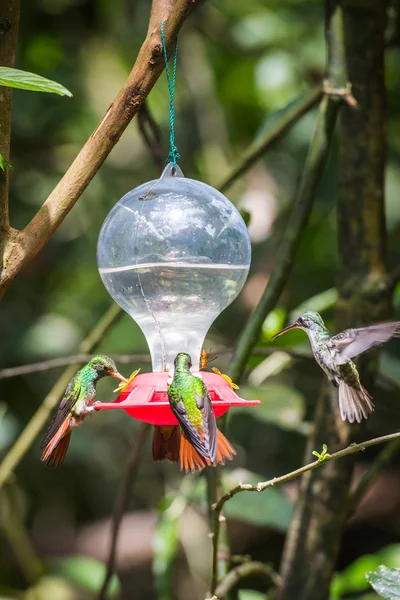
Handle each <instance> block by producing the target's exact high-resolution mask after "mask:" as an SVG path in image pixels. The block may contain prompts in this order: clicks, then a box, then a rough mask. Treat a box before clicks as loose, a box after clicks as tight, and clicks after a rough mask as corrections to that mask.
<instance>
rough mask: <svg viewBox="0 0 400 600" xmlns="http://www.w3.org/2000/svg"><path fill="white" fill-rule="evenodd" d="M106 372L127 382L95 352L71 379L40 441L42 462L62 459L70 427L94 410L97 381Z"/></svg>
mask: <svg viewBox="0 0 400 600" xmlns="http://www.w3.org/2000/svg"><path fill="white" fill-rule="evenodd" d="M108 375H110V376H112V377H116V378H117V379H121V380H122V381H126V379H125V378H124V377H123V376H122V375H120V373H118V370H117V367H116V365H115V362H114V361H113V360H112V359H111V358H109V357H108V356H104V355H102V354H98V355H97V356H94V357H93V358H92V359H91V360H90V361H89V362H88V363H87V364H86V365H85V366H84V367H82V369H80V370H79V371H78V372H77V373H76V375H74V377H73V378H72V379H71V381H70V382H69V384H68V386H67V389H66V390H65V394H64V397H63V399H62V400H61V402H60V404H59V407H58V409H57V412H56V414H55V415H54V418H53V420H52V422H51V424H50V427H49V428H48V430H47V432H46V435H45V436H44V438H43V441H42V444H41V448H42V449H43V450H44V452H43V454H42V460H43V461H44V462H46V463H47V464H51V465H53V464H54V465H57V464H60V462H62V460H63V458H64V456H65V452H66V450H67V448H68V442H69V436H70V433H71V429H72V428H73V427H76V426H78V425H80V424H81V423H82V421H83V419H84V418H85V416H86V415H87V414H88V413H90V412H92V410H94V406H93V402H94V399H95V396H96V384H97V382H98V381H99V380H100V379H102V377H106V376H108ZM67 436H68V437H67ZM63 440H64V441H63ZM61 442H62V444H61Z"/></svg>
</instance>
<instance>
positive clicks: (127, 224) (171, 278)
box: [97, 165, 251, 371]
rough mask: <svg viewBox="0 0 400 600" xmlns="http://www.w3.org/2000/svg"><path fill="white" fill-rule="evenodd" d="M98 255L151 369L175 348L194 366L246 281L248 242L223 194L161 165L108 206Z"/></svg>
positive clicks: (166, 362)
mask: <svg viewBox="0 0 400 600" xmlns="http://www.w3.org/2000/svg"><path fill="white" fill-rule="evenodd" d="M97 257H98V265H99V272H100V276H101V278H102V280H103V283H104V285H105V287H106V289H107V291H108V292H109V294H110V295H111V296H112V297H113V298H114V300H115V301H116V302H117V303H118V304H119V305H120V306H121V308H123V309H124V310H125V311H126V312H127V313H128V314H129V315H130V316H131V317H132V318H133V319H134V320H135V321H136V323H137V324H138V325H139V326H140V328H141V330H142V331H143V333H144V335H145V337H146V340H147V343H148V345H149V349H150V353H151V359H152V367H153V371H164V370H168V369H170V368H171V367H172V366H173V362H174V358H175V356H176V355H177V353H178V352H187V353H188V354H190V356H191V357H192V362H193V366H194V367H195V368H196V367H197V365H198V363H199V359H200V352H201V348H202V346H203V342H204V338H205V336H206V334H207V331H208V329H209V328H210V326H211V324H212V323H213V321H214V320H215V319H216V317H217V316H218V315H219V314H220V313H221V312H222V311H223V310H224V308H226V307H227V306H228V305H229V304H230V303H231V302H232V301H233V300H234V299H235V298H236V296H237V295H238V294H239V292H240V290H241V289H242V287H243V285H244V282H245V281H246V278H247V274H248V271H249V268H250V257H251V247H250V239H249V236H248V232H247V228H246V225H245V223H244V221H243V219H242V217H241V216H240V213H239V212H238V211H237V210H236V208H235V207H234V206H233V204H232V203H231V202H230V201H229V200H228V199H227V198H226V197H225V196H224V195H223V194H221V193H220V192H218V191H217V190H215V189H214V188H212V187H210V186H209V185H206V184H205V183H201V182H199V181H194V180H192V179H186V178H185V177H184V176H183V174H182V172H181V171H180V169H179V167H173V166H172V165H168V166H167V167H166V168H165V170H164V172H163V174H162V176H161V178H160V179H159V180H156V181H150V182H147V183H145V184H143V185H141V186H139V187H137V188H135V189H134V190H132V191H130V192H128V193H127V194H126V195H125V196H124V197H123V198H122V199H121V200H120V201H119V202H118V203H117V204H116V205H115V206H114V207H113V209H112V210H111V211H110V213H109V214H108V216H107V218H106V220H105V221H104V223H103V226H102V228H101V231H100V236H99V241H98V248H97Z"/></svg>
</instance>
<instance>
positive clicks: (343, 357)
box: [330, 321, 400, 365]
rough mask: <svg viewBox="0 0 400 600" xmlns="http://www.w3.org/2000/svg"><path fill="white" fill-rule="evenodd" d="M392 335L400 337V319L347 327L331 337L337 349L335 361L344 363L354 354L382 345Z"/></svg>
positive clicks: (340, 363)
mask: <svg viewBox="0 0 400 600" xmlns="http://www.w3.org/2000/svg"><path fill="white" fill-rule="evenodd" d="M392 337H400V321H395V322H392V323H376V324H375V325H368V326H367V327H359V328H357V329H346V330H345V331H341V332H340V333H338V334H337V335H333V336H332V337H331V338H330V345H331V347H333V348H334V349H335V350H336V353H335V362H336V363H337V364H339V365H343V364H345V363H347V362H348V361H349V360H350V359H351V358H353V357H354V356H358V355H359V354H362V353H363V352H365V351H366V350H369V349H370V348H373V347H374V346H380V345H381V344H384V343H385V342H387V341H389V340H390V338H392Z"/></svg>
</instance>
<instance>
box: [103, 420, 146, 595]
mask: <svg viewBox="0 0 400 600" xmlns="http://www.w3.org/2000/svg"><path fill="white" fill-rule="evenodd" d="M149 431H150V425H148V424H147V423H142V424H141V425H140V427H139V430H138V431H137V432H136V433H135V438H134V443H133V446H132V450H131V453H130V455H129V457H128V460H127V467H126V473H125V476H124V479H123V480H122V483H121V487H120V488H119V490H118V494H117V497H116V500H115V505H114V511H113V516H112V533H111V544H110V552H109V555H108V560H107V571H106V575H105V578H104V582H103V585H102V588H101V591H100V594H99V600H105V599H106V598H107V590H108V586H109V583H110V581H111V578H112V576H113V574H114V570H115V558H116V552H117V543H118V534H119V530H120V527H121V522H122V517H123V516H124V513H125V510H126V507H127V504H128V500H129V496H130V494H131V492H132V486H133V484H134V482H135V479H136V476H137V473H138V469H139V465H140V460H141V452H142V449H143V445H144V443H145V441H146V438H147V435H148V433H149Z"/></svg>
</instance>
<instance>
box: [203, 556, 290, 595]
mask: <svg viewBox="0 0 400 600" xmlns="http://www.w3.org/2000/svg"><path fill="white" fill-rule="evenodd" d="M253 576H256V577H261V578H262V579H264V580H265V581H266V582H267V583H268V584H270V585H272V586H273V587H279V585H281V583H282V581H281V577H280V575H278V574H277V573H275V571H274V569H273V568H272V567H271V566H270V565H266V564H264V563H262V562H259V561H249V562H244V563H243V564H241V565H238V566H237V567H234V568H233V569H231V570H230V571H229V573H228V574H227V575H226V576H225V577H224V578H223V580H222V581H221V583H220V584H219V585H218V587H217V589H216V590H215V594H214V595H213V597H212V598H211V599H209V598H208V599H207V600H220V599H221V598H223V597H224V596H225V595H226V594H228V593H229V592H230V591H231V590H232V589H233V588H234V587H235V586H236V585H237V584H238V583H239V581H241V580H242V579H246V578H247V577H253Z"/></svg>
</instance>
